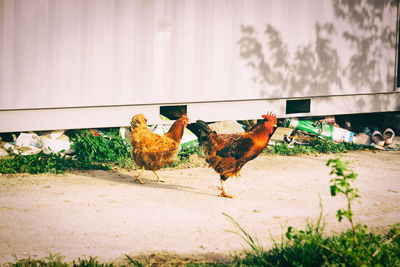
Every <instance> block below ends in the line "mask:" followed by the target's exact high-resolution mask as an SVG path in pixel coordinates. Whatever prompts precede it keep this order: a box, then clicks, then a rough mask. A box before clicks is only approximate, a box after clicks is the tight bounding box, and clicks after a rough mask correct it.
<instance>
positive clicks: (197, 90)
mask: <svg viewBox="0 0 400 267" xmlns="http://www.w3.org/2000/svg"><path fill="white" fill-rule="evenodd" d="M397 2H398V1H395V0H375V1H371V0H368V1H367V0H361V1H352V0H323V1H321V0H293V1H289V0H115V1H110V0H40V1H39V0H0V132H11V131H28V130H50V129H75V128H91V127H119V126H127V125H129V122H130V118H131V117H132V115H134V114H136V113H139V112H142V113H144V114H145V115H146V116H147V117H148V122H149V124H153V123H158V122H159V120H160V116H159V115H160V112H161V113H163V112H168V113H170V114H171V113H172V114H173V113H176V114H178V113H187V114H188V116H189V118H190V120H191V121H195V120H196V119H203V120H206V121H219V120H242V119H257V118H260V115H261V114H264V113H266V112H267V111H269V110H273V111H275V112H276V113H277V115H278V117H289V116H290V117H291V116H297V117H298V116H305V115H306V116H308V115H309V116H316V115H327V114H351V113H368V112H387V111H396V110H399V109H400V91H399V90H398V86H397V85H398V83H397V76H398V75H397V68H398V60H397V57H398V56H397V54H398V36H399V33H398V24H399V15H398V14H399V5H398V3H397Z"/></svg>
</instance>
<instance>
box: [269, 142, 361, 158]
mask: <svg viewBox="0 0 400 267" xmlns="http://www.w3.org/2000/svg"><path fill="white" fill-rule="evenodd" d="M364 149H365V147H363V146H361V145H357V144H354V143H336V142H333V141H331V140H325V139H322V138H313V139H311V141H310V145H295V146H293V147H291V146H289V145H288V144H279V145H274V146H268V147H267V148H266V149H265V151H264V152H265V153H266V154H269V155H282V156H296V155H304V154H321V153H322V154H329V153H345V152H348V151H355V150H364Z"/></svg>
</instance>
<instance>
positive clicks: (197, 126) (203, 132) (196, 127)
mask: <svg viewBox="0 0 400 267" xmlns="http://www.w3.org/2000/svg"><path fill="white" fill-rule="evenodd" d="M187 128H188V129H189V130H190V131H191V132H192V133H194V134H195V135H196V136H197V138H198V139H199V142H201V141H203V140H204V139H205V138H206V137H207V136H208V135H209V134H210V133H211V132H212V130H211V128H210V127H208V125H207V123H206V122H204V121H202V120H197V121H196V122H195V123H190V124H189V125H188V126H187Z"/></svg>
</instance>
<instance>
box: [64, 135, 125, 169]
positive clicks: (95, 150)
mask: <svg viewBox="0 0 400 267" xmlns="http://www.w3.org/2000/svg"><path fill="white" fill-rule="evenodd" d="M71 141H72V148H73V149H74V150H75V151H76V154H75V159H76V160H77V161H80V162H96V163H106V164H110V163H118V162H119V161H121V160H123V159H125V158H127V157H130V152H131V145H130V143H129V142H127V141H126V140H123V139H122V137H121V136H120V135H119V133H118V131H117V129H112V130H110V131H109V132H108V133H107V134H103V135H98V136H94V135H93V134H92V132H90V131H87V130H83V131H81V132H78V133H77V134H75V135H74V136H72V137H71Z"/></svg>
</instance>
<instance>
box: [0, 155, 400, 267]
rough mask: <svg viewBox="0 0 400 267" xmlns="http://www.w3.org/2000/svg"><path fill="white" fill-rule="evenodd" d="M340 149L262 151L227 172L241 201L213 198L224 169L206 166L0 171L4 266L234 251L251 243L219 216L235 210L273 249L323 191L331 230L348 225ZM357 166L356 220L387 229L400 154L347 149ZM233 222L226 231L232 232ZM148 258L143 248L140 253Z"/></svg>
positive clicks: (398, 187)
mask: <svg viewBox="0 0 400 267" xmlns="http://www.w3.org/2000/svg"><path fill="white" fill-rule="evenodd" d="M333 156H334V155H319V156H299V157H284V156H265V155H264V156H260V157H258V158H257V159H255V160H253V161H251V162H249V163H248V164H247V165H245V166H244V168H243V170H242V178H240V179H231V180H228V182H227V186H228V189H229V190H230V191H231V192H232V193H234V194H236V195H238V197H237V198H235V199H225V198H220V197H217V195H218V194H219V193H220V191H219V189H218V186H219V179H218V175H217V174H216V173H215V172H214V171H213V170H212V169H210V168H208V167H195V168H188V169H163V170H161V171H159V173H160V174H161V176H162V177H163V178H166V179H168V182H166V183H157V182H156V177H155V176H154V175H153V174H152V173H151V172H145V174H144V179H143V180H144V181H145V184H143V185H142V184H139V183H138V182H136V181H134V176H135V175H136V174H137V173H138V172H137V171H131V172H127V171H124V172H122V171H88V172H84V171H82V172H73V173H67V174H64V175H54V176H53V175H29V176H28V175H18V176H12V177H9V176H6V175H2V176H0V264H4V263H7V262H9V261H14V258H13V255H16V256H17V257H18V258H24V257H25V258H26V257H27V256H28V255H31V256H32V257H37V258H42V257H45V256H48V255H49V253H59V254H60V255H63V256H65V260H72V259H77V258H78V257H81V258H82V257H84V256H97V257H98V259H100V260H102V261H107V260H115V259H117V258H119V259H122V258H125V256H124V254H128V255H130V256H132V257H134V256H136V255H151V254H152V253H154V254H153V255H152V256H151V257H153V258H154V257H157V255H170V256H169V257H171V258H173V257H180V256H178V255H183V254H184V255H185V256H182V257H183V258H185V257H186V258H187V257H203V258H205V259H212V258H218V257H223V256H225V257H226V256H227V255H228V256H229V255H230V254H232V253H236V252H238V251H241V250H242V248H243V246H244V247H245V243H244V241H243V240H242V239H240V237H238V236H237V235H235V234H234V233H231V232H229V230H233V231H237V230H238V229H236V228H235V227H234V225H233V224H232V223H231V222H230V221H229V220H228V219H227V217H225V216H224V215H223V213H226V214H229V215H230V216H232V217H233V218H235V219H236V220H237V221H238V222H239V223H240V225H241V226H242V227H243V228H244V229H246V230H247V231H248V232H249V233H250V234H252V235H253V236H254V237H257V238H258V240H259V241H260V243H261V244H262V245H264V246H265V247H267V248H268V247H271V235H272V236H274V237H275V238H279V237H280V236H281V234H282V233H284V232H285V231H286V229H287V227H288V226H294V227H297V228H303V227H304V226H305V224H306V223H307V221H315V220H316V218H317V217H318V214H319V211H320V209H319V205H320V200H319V197H321V200H322V204H323V214H324V215H323V217H324V219H325V221H326V223H327V226H326V230H327V232H339V231H341V230H344V229H348V228H349V225H348V223H347V222H346V221H343V222H342V223H338V221H337V219H336V217H335V214H336V210H337V209H339V208H343V207H345V206H344V205H345V202H344V198H343V197H342V196H340V197H339V196H338V197H335V198H332V197H331V196H330V193H329V180H330V176H329V171H330V169H329V168H328V167H326V165H325V164H326V161H327V160H328V159H329V158H332V157H333ZM341 156H342V158H343V159H344V160H348V161H350V162H351V167H352V168H353V169H354V170H355V171H356V172H357V173H358V174H359V177H358V180H357V181H356V183H355V186H356V187H358V188H359V190H360V195H361V202H362V203H361V204H357V203H356V204H355V220H356V221H357V222H362V223H364V224H367V225H368V227H369V229H373V230H375V231H384V230H386V229H387V228H388V227H389V226H390V225H392V224H395V223H399V222H400V205H399V203H400V175H399V172H400V165H399V163H400V152H399V151H391V152H371V151H363V152H351V153H346V154H342V155H341ZM227 230H228V231H227ZM142 257H143V256H142Z"/></svg>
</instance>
